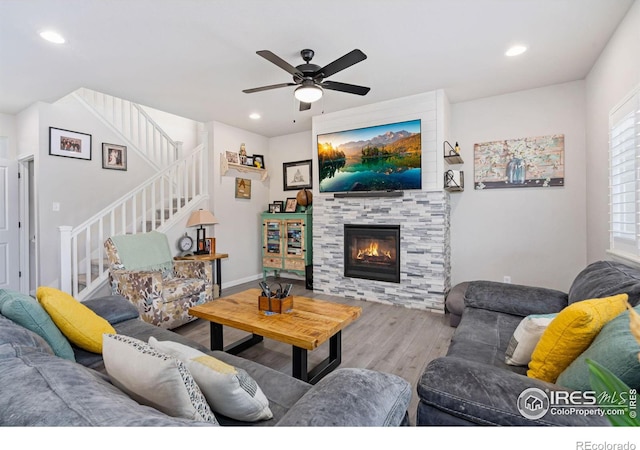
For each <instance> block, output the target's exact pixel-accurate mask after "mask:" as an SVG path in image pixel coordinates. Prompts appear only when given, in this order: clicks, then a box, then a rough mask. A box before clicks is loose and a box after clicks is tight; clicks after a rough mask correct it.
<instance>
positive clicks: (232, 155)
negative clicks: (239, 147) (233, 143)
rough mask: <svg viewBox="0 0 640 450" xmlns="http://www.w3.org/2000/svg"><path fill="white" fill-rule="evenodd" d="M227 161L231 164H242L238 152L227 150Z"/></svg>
mask: <svg viewBox="0 0 640 450" xmlns="http://www.w3.org/2000/svg"><path fill="white" fill-rule="evenodd" d="M226 157H227V162H229V163H231V164H240V156H239V155H238V153H237V152H230V151H229V150H227V151H226Z"/></svg>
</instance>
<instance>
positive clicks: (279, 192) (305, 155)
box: [269, 131, 317, 203]
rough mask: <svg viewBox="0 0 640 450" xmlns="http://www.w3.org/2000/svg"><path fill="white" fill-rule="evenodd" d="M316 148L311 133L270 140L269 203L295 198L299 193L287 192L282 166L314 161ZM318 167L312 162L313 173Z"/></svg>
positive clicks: (306, 132) (304, 132)
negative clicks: (288, 163)
mask: <svg viewBox="0 0 640 450" xmlns="http://www.w3.org/2000/svg"><path fill="white" fill-rule="evenodd" d="M314 153H315V146H314V145H313V142H312V140H311V131H303V132H301V133H295V134H288V135H285V136H278V137H274V138H271V139H269V161H270V165H269V203H272V202H274V201H276V200H282V201H285V200H286V198H287V197H295V195H296V194H297V192H298V191H285V190H284V182H283V175H282V164H283V163H286V162H294V161H304V160H307V159H311V160H313V156H314ZM316 170H317V165H316V164H315V162H313V161H312V163H311V171H312V173H313V172H315V171H316Z"/></svg>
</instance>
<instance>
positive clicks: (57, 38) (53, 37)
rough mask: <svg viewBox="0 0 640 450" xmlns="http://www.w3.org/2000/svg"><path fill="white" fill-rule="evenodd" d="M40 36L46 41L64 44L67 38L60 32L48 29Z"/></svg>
mask: <svg viewBox="0 0 640 450" xmlns="http://www.w3.org/2000/svg"><path fill="white" fill-rule="evenodd" d="M40 37H41V38H42V39H44V40H45V41H49V42H53V43H54V44H64V43H65V40H64V38H63V37H62V35H61V34H60V33H57V32H55V31H51V30H47V31H43V32H42V33H40Z"/></svg>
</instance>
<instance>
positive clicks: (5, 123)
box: [0, 113, 16, 158]
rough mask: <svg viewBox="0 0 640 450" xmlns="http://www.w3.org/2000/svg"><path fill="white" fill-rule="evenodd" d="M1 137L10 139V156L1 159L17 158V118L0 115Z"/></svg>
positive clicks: (3, 156) (1, 156)
mask: <svg viewBox="0 0 640 450" xmlns="http://www.w3.org/2000/svg"><path fill="white" fill-rule="evenodd" d="M0 136H3V137H6V138H7V139H8V154H6V155H0V158H15V156H16V117H15V116H12V115H9V114H2V113H0Z"/></svg>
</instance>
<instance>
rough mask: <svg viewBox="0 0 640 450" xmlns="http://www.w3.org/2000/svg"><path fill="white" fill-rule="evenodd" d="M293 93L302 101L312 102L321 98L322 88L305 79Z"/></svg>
mask: <svg viewBox="0 0 640 450" xmlns="http://www.w3.org/2000/svg"><path fill="white" fill-rule="evenodd" d="M293 95H294V96H295V97H296V98H297V99H298V100H299V101H301V102H303V103H313V102H316V101H318V100H320V99H321V98H322V88H319V87H318V86H316V85H315V84H313V81H311V80H305V81H303V82H302V86H299V87H297V88H296V90H295V92H294V93H293Z"/></svg>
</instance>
